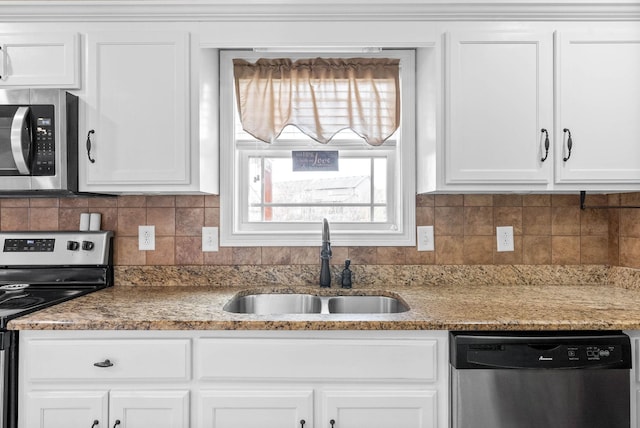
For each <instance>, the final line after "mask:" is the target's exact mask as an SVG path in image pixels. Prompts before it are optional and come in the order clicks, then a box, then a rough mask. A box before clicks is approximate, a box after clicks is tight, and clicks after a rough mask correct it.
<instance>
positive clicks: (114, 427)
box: [113, 419, 120, 428]
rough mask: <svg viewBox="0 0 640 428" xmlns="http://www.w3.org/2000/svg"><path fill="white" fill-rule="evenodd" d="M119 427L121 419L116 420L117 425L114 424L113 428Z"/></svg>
mask: <svg viewBox="0 0 640 428" xmlns="http://www.w3.org/2000/svg"><path fill="white" fill-rule="evenodd" d="M118 425H120V419H116V423H115V424H113V428H116V427H117V426H118Z"/></svg>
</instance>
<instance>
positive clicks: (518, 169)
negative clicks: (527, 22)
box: [444, 32, 553, 189]
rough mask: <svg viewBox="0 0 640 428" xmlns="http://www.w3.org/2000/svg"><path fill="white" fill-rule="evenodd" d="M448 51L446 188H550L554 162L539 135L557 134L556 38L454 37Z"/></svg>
mask: <svg viewBox="0 0 640 428" xmlns="http://www.w3.org/2000/svg"><path fill="white" fill-rule="evenodd" d="M446 53H447V74H446V78H447V84H446V113H445V118H446V122H445V123H446V129H445V145H444V156H445V177H444V180H445V183H444V184H445V185H456V184H492V185H494V186H495V188H497V189H499V188H500V185H503V186H506V185H513V184H518V183H530V184H535V185H538V188H542V189H544V188H545V185H546V184H547V183H550V182H551V174H552V168H551V165H552V163H553V162H552V158H553V156H552V153H551V152H552V151H551V150H550V153H549V157H548V158H547V159H546V160H545V161H542V159H543V158H544V157H545V150H544V147H543V146H544V138H543V137H544V134H543V133H542V132H541V129H543V128H544V129H546V130H547V131H548V132H552V130H553V121H552V120H553V105H552V102H553V62H552V61H553V37H552V34H551V33H550V32H547V33H511V32H454V33H450V34H448V35H447V52H446ZM466 187H467V188H468V186H466ZM520 187H522V186H520ZM486 188H487V189H490V188H489V187H486Z"/></svg>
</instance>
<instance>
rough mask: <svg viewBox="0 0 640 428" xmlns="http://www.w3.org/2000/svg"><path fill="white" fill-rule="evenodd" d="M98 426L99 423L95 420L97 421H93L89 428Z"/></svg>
mask: <svg viewBox="0 0 640 428" xmlns="http://www.w3.org/2000/svg"><path fill="white" fill-rule="evenodd" d="M98 425H100V421H99V420H97V419H95V420H94V421H93V423H92V424H91V428H95V427H97V426H98Z"/></svg>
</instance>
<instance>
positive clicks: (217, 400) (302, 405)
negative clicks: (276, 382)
mask: <svg viewBox="0 0 640 428" xmlns="http://www.w3.org/2000/svg"><path fill="white" fill-rule="evenodd" d="M312 408H313V391H310V390H302V391H277V390H269V391H255V390H208V391H202V392H201V394H200V423H198V424H196V425H197V426H199V427H202V428H238V427H242V428H313V412H312Z"/></svg>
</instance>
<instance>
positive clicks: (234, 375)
mask: <svg viewBox="0 0 640 428" xmlns="http://www.w3.org/2000/svg"><path fill="white" fill-rule="evenodd" d="M437 349H438V341H437V340H408V339H393V340H388V339H366V340H359V339H351V340H342V339H276V338H267V339H265V338H241V339H235V338H210V339H202V340H201V341H200V342H199V347H198V351H197V355H196V365H197V377H198V378H199V379H211V380H213V379H227V380H233V379H289V378H295V379H309V380H346V379H358V380H361V379H367V380H370V381H384V380H400V381H418V382H435V381H436V380H437V379H436V378H437V368H436V365H437Z"/></svg>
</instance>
